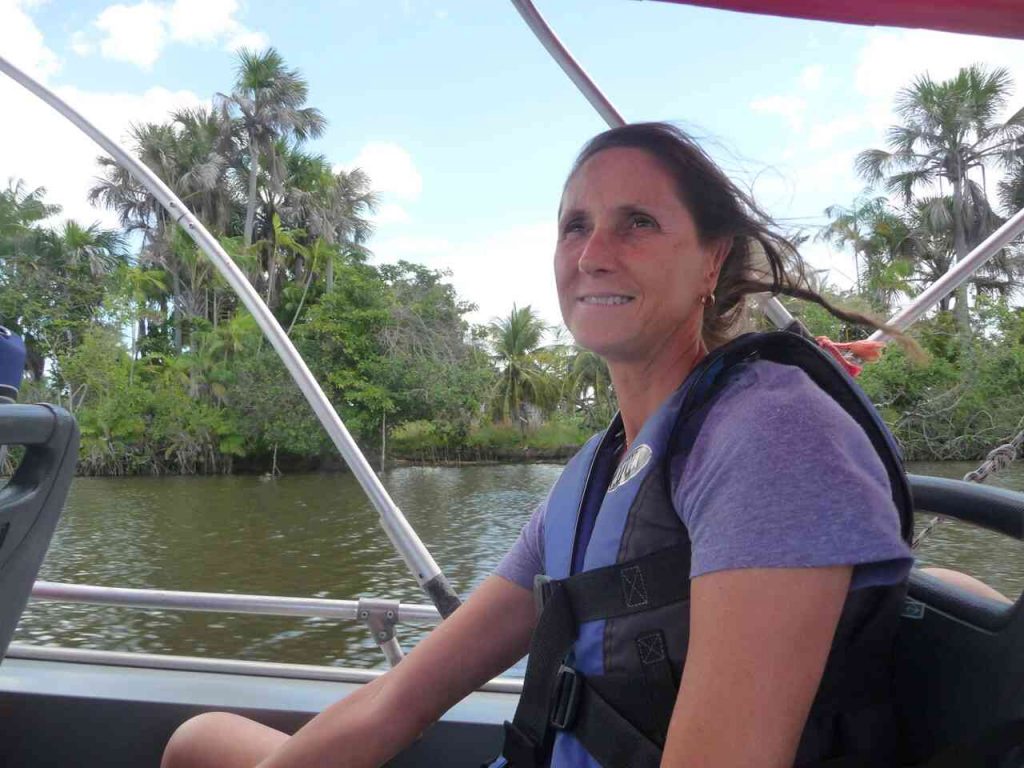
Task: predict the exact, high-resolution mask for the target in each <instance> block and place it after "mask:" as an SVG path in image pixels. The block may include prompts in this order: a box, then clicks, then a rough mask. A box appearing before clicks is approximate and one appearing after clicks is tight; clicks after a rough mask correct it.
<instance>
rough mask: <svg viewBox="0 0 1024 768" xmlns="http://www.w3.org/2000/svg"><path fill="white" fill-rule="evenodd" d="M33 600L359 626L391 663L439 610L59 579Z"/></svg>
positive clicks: (213, 668)
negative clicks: (401, 637) (400, 628)
mask: <svg viewBox="0 0 1024 768" xmlns="http://www.w3.org/2000/svg"><path fill="white" fill-rule="evenodd" d="M32 599H33V600H34V601H37V602H61V603H85V604H89V605H106V606H118V607H122V608H134V609H157V610H175V611H203V612H212V613H244V614H256V615H262V616H302V617H309V618H328V619H337V620H339V621H358V622H361V623H363V624H365V625H366V626H367V627H368V628H369V630H370V632H371V634H372V636H373V640H374V642H375V643H376V644H377V646H378V647H379V648H380V649H381V651H382V652H383V653H384V656H385V658H386V659H387V661H388V663H389V664H390V665H392V666H394V665H395V664H397V663H398V662H399V661H400V660H401V658H402V649H401V646H400V645H399V643H398V638H397V637H396V634H395V628H396V626H397V625H398V624H419V625H427V626H430V625H434V624H437V623H439V622H440V621H441V615H440V613H439V612H438V610H437V608H435V607H434V606H432V605H421V604H414V603H401V602H399V601H398V600H387V599H381V598H367V597H363V598H360V599H358V600H332V599H327V598H314V597H282V596H278V595H246V594H231V593H223V592H186V591H177V590H166V589H130V588H126V587H102V586H96V585H92V584H65V583H60V582H53V581H37V582H36V583H35V586H34V587H33V589H32ZM8 656H11V657H15V658H23V659H24V658H29V659H41V660H48V661H69V662H84V663H97V664H112V665H115V666H136V667H138V666H141V667H157V668H163V669H185V670H191V671H208V672H226V673H234V674H256V675H265V676H271V677H300V678H314V679H327V680H339V681H345V682H359V683H362V682H368V681H369V680H372V679H373V678H374V677H377V676H378V675H380V674H382V670H380V669H352V668H347V667H327V666H323V667H321V666H315V665H301V664H283V663H273V662H258V661H239V660H236V659H208V658H194V657H184V656H168V655H162V654H143V653H129V652H120V651H97V650H89V649H82V648H55V647H50V646H37V645H32V644H27V643H12V644H11V646H10V648H9V649H8ZM481 690H484V691H496V692H502V693H518V692H519V691H520V690H522V680H521V679H519V678H511V677H510V678H505V677H501V678H496V679H494V680H492V681H491V682H490V683H488V684H487V685H485V686H483V688H482V689H481Z"/></svg>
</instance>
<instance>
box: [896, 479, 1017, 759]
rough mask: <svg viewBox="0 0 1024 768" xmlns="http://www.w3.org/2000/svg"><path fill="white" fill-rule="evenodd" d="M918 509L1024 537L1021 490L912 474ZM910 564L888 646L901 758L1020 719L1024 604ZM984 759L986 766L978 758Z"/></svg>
mask: <svg viewBox="0 0 1024 768" xmlns="http://www.w3.org/2000/svg"><path fill="white" fill-rule="evenodd" d="M910 485H911V492H912V494H913V498H914V509H915V513H916V512H928V513H932V514H939V515H943V516H946V517H952V518H956V519H958V520H962V521H964V522H967V523H971V524H973V525H977V526H981V527H983V528H986V529H988V530H992V531H996V532H998V533H1001V534H1003V535H1006V536H1010V537H1012V538H1014V539H1017V540H1024V493H1017V492H1014V491H1008V490H1005V489H1001V488H993V487H990V486H986V485H979V484H976V483H966V482H962V481H959V480H947V479H944V478H936V477H921V476H913V475H912V476H911V477H910ZM1022 602H1024V601H1022V599H1021V598H1020V597H1018V598H1017V601H1016V602H1015V603H1014V604H1012V605H1008V604H1006V603H1004V602H1001V601H998V600H993V599H990V598H986V597H982V596H980V595H976V594H973V593H969V592H967V591H966V590H964V589H962V588H961V587H959V586H956V585H953V584H950V583H948V582H946V581H944V580H942V579H939V578H936V577H934V576H931V575H929V574H927V573H924V572H922V571H918V570H915V571H914V572H913V573H912V574H911V577H910V587H909V594H908V598H907V602H906V604H905V607H904V611H903V617H902V618H901V620H900V631H899V634H898V639H897V646H896V670H897V672H896V686H897V696H898V702H899V716H900V720H901V728H900V732H901V738H902V750H903V755H902V756H903V761H904V764H909V765H914V764H916V763H919V762H921V761H923V760H925V759H926V758H928V757H929V756H931V755H934V754H935V753H936V752H938V751H940V750H942V749H943V748H945V747H947V746H949V745H951V744H967V743H971V742H974V741H976V740H977V739H980V738H983V737H985V735H986V734H990V733H991V732H992V730H993V729H994V728H995V727H997V726H998V725H1000V724H1003V723H1007V722H1010V721H1013V720H1019V719H1021V718H1024V608H1022ZM986 764H987V763H986Z"/></svg>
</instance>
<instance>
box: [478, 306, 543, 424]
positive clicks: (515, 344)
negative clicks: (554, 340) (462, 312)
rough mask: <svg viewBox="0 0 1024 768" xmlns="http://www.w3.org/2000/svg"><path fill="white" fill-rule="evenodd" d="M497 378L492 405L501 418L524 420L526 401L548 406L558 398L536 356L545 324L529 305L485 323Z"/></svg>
mask: <svg viewBox="0 0 1024 768" xmlns="http://www.w3.org/2000/svg"><path fill="white" fill-rule="evenodd" d="M488 330H489V332H490V337H491V345H492V348H493V359H494V362H495V364H496V365H497V366H498V379H497V381H496V383H495V387H494V392H493V394H492V396H491V403H492V408H493V410H494V412H495V414H496V415H497V417H498V418H499V419H501V420H503V421H509V420H511V419H516V420H517V421H518V422H519V423H520V424H521V425H523V427H524V428H525V424H526V422H527V412H526V406H527V405H534V406H536V407H538V408H542V409H545V408H549V407H551V406H552V405H553V404H554V402H555V401H557V390H558V387H557V385H556V383H555V382H554V381H553V380H552V377H551V375H550V373H549V372H548V371H547V370H546V369H545V367H544V365H543V364H542V363H541V361H540V359H539V353H540V352H541V351H542V348H541V340H542V339H543V336H544V333H545V332H546V331H547V326H546V325H545V324H544V321H543V320H541V318H540V316H539V315H537V314H536V313H535V312H534V311H533V310H532V309H531V308H530V307H529V306H525V307H522V308H521V309H520V308H517V307H516V306H515V305H513V306H512V311H511V312H509V314H508V316H507V317H503V318H498V319H496V320H494V321H492V322H491V324H490V325H489V326H488Z"/></svg>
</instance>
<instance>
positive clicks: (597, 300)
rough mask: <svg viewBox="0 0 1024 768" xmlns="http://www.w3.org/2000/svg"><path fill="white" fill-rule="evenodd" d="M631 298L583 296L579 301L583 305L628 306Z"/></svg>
mask: <svg viewBox="0 0 1024 768" xmlns="http://www.w3.org/2000/svg"><path fill="white" fill-rule="evenodd" d="M632 300H633V297H632V296H584V297H582V298H581V299H580V301H581V302H583V303H584V304H628V303H629V302H631V301H632Z"/></svg>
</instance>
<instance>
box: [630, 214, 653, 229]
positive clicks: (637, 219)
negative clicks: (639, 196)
mask: <svg viewBox="0 0 1024 768" xmlns="http://www.w3.org/2000/svg"><path fill="white" fill-rule="evenodd" d="M629 226H630V227H631V228H633V229H647V228H649V227H656V226H658V223H657V222H656V221H655V220H654V219H652V218H651V217H650V216H645V215H644V214H642V213H635V214H633V216H631V217H630V219H629Z"/></svg>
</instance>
